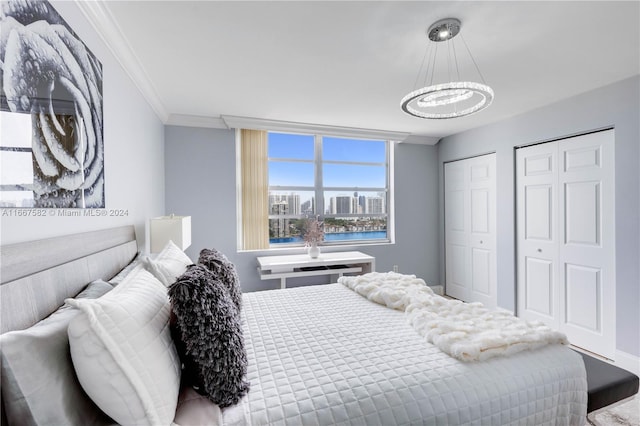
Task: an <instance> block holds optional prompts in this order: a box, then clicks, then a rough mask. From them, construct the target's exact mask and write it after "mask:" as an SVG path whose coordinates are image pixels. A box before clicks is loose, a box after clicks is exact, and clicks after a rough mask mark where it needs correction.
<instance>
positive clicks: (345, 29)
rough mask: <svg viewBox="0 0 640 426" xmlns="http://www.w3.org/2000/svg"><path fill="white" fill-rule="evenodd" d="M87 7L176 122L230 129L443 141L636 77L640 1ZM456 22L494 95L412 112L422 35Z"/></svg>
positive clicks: (159, 108) (168, 119) (160, 109)
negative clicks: (281, 124) (306, 129)
mask: <svg viewBox="0 0 640 426" xmlns="http://www.w3.org/2000/svg"><path fill="white" fill-rule="evenodd" d="M78 4H79V5H80V7H81V8H82V10H83V11H84V12H85V14H87V16H88V17H89V19H90V20H91V21H92V23H93V24H94V26H96V28H97V29H98V31H99V32H100V33H101V34H103V37H104V38H105V40H106V41H107V43H108V44H109V45H110V46H111V47H112V50H113V51H114V53H116V56H117V57H118V58H119V59H120V61H121V62H122V63H123V65H124V66H125V68H126V69H127V70H128V72H129V73H130V75H131V76H132V77H133V78H134V80H135V81H136V83H137V84H138V86H139V87H140V88H141V90H142V91H143V93H144V94H145V96H146V97H147V99H148V100H149V102H150V104H151V105H152V107H153V108H154V109H155V111H156V112H157V113H158V115H159V116H160V117H161V118H162V119H163V121H164V122H165V123H169V124H195V125H203V126H210V127H216V126H220V127H223V126H224V122H223V121H222V120H221V119H220V118H221V116H227V115H229V116H240V117H252V118H259V119H266V120H278V121H288V122H296V123H312V124H317V125H330V126H341V127H350V128H362V129H375V130H384V131H393V132H403V133H408V134H410V135H412V137H411V140H412V141H422V142H424V143H434V142H435V141H437V139H438V138H440V137H443V136H446V135H450V134H454V133H458V132H461V131H464V130H467V129H471V128H474V127H478V126H482V125H485V124H488V123H492V122H495V121H498V120H502V119H505V118H507V117H510V116H513V115H516V114H520V113H523V112H526V111H530V110H532V109H535V108H538V107H541V106H544V105H547V104H550V103H553V102H556V101H558V100H560V99H564V98H567V97H570V96H573V95H576V94H579V93H582V92H586V91H589V90H592V89H594V88H597V87H601V86H604V85H607V84H609V83H613V82H616V81H619V80H622V79H625V78H627V77H631V76H633V75H637V74H640V2H638V1H623V2H613V1H601V2H599V1H567V2H556V1H531V2H525V1H496V2H486V1H468V2H454V1H420V2H418V1H413V2H402V1H388V2H369V1H356V2H340V1H286V2H275V1H257V2H245V1H107V2H97V3H94V2H78ZM447 17H456V18H458V19H460V20H461V21H462V30H461V34H462V35H463V36H464V39H465V40H466V42H467V44H468V45H469V48H470V50H471V52H472V54H473V56H474V58H475V60H476V62H477V64H478V66H479V68H480V70H481V72H482V74H483V76H484V79H485V81H486V83H487V84H489V85H490V86H492V88H493V89H494V91H495V100H494V102H493V104H492V105H491V106H490V107H489V108H488V109H486V110H484V111H482V112H479V113H477V114H474V115H471V116H467V117H463V118H457V119H452V120H425V119H419V118H415V117H411V116H408V115H406V114H405V113H404V112H402V110H401V109H400V99H402V97H403V96H404V95H406V94H407V93H408V92H409V91H411V90H413V89H415V87H414V83H415V80H416V77H417V74H418V70H419V69H420V65H421V62H422V59H423V55H424V53H425V49H426V45H427V43H428V40H427V38H426V36H425V30H426V29H427V27H429V26H430V25H431V24H432V23H433V22H435V21H437V20H439V19H442V18H447ZM127 45H128V46H127ZM127 47H130V51H128V49H127ZM464 72H465V71H464V70H462V71H461V73H462V75H463V76H464V75H465V74H464ZM632 95H634V96H637V95H638V94H632ZM420 137H424V138H420Z"/></svg>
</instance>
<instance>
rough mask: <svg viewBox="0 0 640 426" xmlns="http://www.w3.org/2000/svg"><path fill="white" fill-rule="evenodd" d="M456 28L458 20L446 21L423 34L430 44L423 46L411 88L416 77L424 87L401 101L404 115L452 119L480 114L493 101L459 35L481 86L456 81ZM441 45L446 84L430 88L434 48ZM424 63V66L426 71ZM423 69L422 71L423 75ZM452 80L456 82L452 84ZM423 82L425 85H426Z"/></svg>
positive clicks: (443, 20)
mask: <svg viewBox="0 0 640 426" xmlns="http://www.w3.org/2000/svg"><path fill="white" fill-rule="evenodd" d="M460 25H461V24H460V21H459V20H458V19H455V18H447V19H442V20H440V21H437V22H435V23H434V24H433V25H431V26H430V27H429V29H428V30H427V37H428V38H429V40H431V41H433V42H434V43H428V45H427V49H426V52H425V55H424V58H423V60H422V65H421V67H420V70H419V71H418V76H417V77H416V83H415V84H414V87H418V83H419V81H420V77H421V76H422V75H423V74H424V77H423V85H424V86H425V87H422V88H421V89H416V90H414V91H412V92H411V93H409V94H407V96H405V97H404V98H402V101H401V102H400V106H401V107H402V110H403V111H404V112H406V113H407V114H410V115H413V116H415V117H419V118H431V119H444V118H456V117H462V116H465V115H469V114H473V113H476V112H478V111H481V110H483V109H485V108H486V107H488V106H489V105H490V104H491V102H492V101H493V90H492V89H491V87H489V86H487V85H486V84H485V83H484V78H483V77H482V74H481V73H480V69H479V68H478V65H477V64H476V61H475V60H474V59H473V56H472V55H471V51H470V50H469V47H468V46H467V43H466V42H465V41H464V38H463V37H462V35H461V36H460V39H461V40H462V43H463V44H464V47H465V48H466V51H467V53H468V54H469V57H470V58H471V62H473V65H474V66H475V69H476V71H477V72H478V75H479V76H480V80H481V81H482V83H477V82H472V81H461V80H460V71H459V66H458V55H457V50H461V49H460V47H458V49H456V46H455V44H454V42H453V38H454V37H456V35H458V33H459V32H460ZM443 42H446V47H447V49H446V52H445V54H446V62H447V64H446V65H447V67H446V73H447V78H448V82H447V83H438V84H434V77H435V74H436V65H437V63H436V62H437V61H436V59H437V56H438V46H439V45H441V44H442V43H443ZM442 50H445V49H442ZM425 63H427V67H426V69H425V66H424V65H425ZM423 69H425V71H424V73H423ZM454 78H455V79H457V81H454V80H453V79H454ZM427 81H428V82H429V83H428V85H427Z"/></svg>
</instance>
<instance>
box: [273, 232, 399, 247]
mask: <svg viewBox="0 0 640 426" xmlns="http://www.w3.org/2000/svg"><path fill="white" fill-rule="evenodd" d="M386 238H387V231H366V232H335V233H331V234H324V240H325V241H345V240H384V239H386ZM302 241H303V239H302V237H288V238H270V239H269V243H270V244H282V243H301V242H302Z"/></svg>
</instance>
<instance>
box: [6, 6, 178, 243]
mask: <svg viewBox="0 0 640 426" xmlns="http://www.w3.org/2000/svg"><path fill="white" fill-rule="evenodd" d="M54 7H55V9H56V10H57V11H58V13H60V15H61V16H62V17H63V18H64V19H65V20H66V21H67V23H68V24H69V25H70V26H71V28H73V30H74V31H75V32H76V33H77V34H78V35H79V36H80V38H82V40H83V41H84V43H85V44H86V45H87V46H88V47H89V49H90V50H91V51H92V52H93V53H94V54H95V55H96V56H97V57H98V59H100V61H101V62H102V67H103V99H104V104H103V107H104V116H103V118H104V167H105V171H104V176H105V199H106V213H107V215H106V216H100V217H95V216H94V217H62V216H47V217H10V216H2V217H0V230H1V232H0V243H1V244H11V243H15V242H21V241H29V240H36V239H40V238H47V237H53V236H58V235H65V234H71V233H76V232H84V231H90V230H95V229H104V228H109V227H113V226H121V225H130V224H133V225H135V227H136V234H137V237H138V244H139V246H140V247H141V248H145V247H146V248H147V250H148V243H147V241H148V239H147V238H146V235H147V225H146V224H147V222H148V219H149V218H150V217H154V216H159V215H161V214H164V193H165V189H164V125H163V124H162V122H161V121H160V120H159V118H158V117H157V116H156V114H155V113H154V112H153V110H152V109H151V107H150V106H149V104H148V103H147V102H146V100H145V99H144V97H143V96H142V94H141V93H140V92H139V91H138V89H137V87H136V86H135V85H134V84H133V82H132V81H131V79H130V78H129V76H128V75H127V73H126V72H125V71H124V70H123V69H122V67H121V66H120V63H119V62H118V61H117V60H116V59H115V57H114V56H113V55H112V54H111V51H110V50H109V49H108V48H107V47H106V45H105V44H104V43H103V41H102V38H101V37H99V36H98V34H97V33H96V32H95V30H94V29H93V27H92V26H91V25H90V24H89V22H88V21H87V20H86V19H85V17H84V15H83V14H82V12H81V11H80V10H79V9H78V6H77V4H76V3H75V2H64V1H63V2H55V3H54ZM113 209H118V210H123V211H125V212H126V214H125V215H122V216H111V215H109V211H110V210H113Z"/></svg>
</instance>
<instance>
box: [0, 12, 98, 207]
mask: <svg viewBox="0 0 640 426" xmlns="http://www.w3.org/2000/svg"><path fill="white" fill-rule="evenodd" d="M0 26H1V27H2V38H1V39H0V84H1V87H0V89H1V90H0V101H1V102H0V110H1V119H2V122H3V126H2V138H1V141H0V156H2V164H3V165H5V164H12V165H15V166H14V167H13V169H12V170H11V173H8V171H7V170H5V171H4V173H3V174H2V177H1V178H0V188H1V190H0V207H44V208H74V207H75V208H104V207H105V196H104V146H103V135H102V132H103V114H102V64H101V63H100V61H99V60H98V59H97V58H96V57H95V56H94V55H93V54H92V53H91V51H90V50H89V49H88V48H87V46H85V44H84V43H83V42H82V40H80V38H79V37H78V35H77V34H75V33H74V32H73V30H72V29H71V28H70V27H69V26H68V25H67V23H66V22H65V20H64V19H63V18H62V17H61V16H60V15H59V14H58V12H57V11H56V10H55V9H54V8H53V6H52V5H51V4H50V3H49V2H48V1H34V0H22V1H18V0H8V1H3V2H1V4H0Z"/></svg>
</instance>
